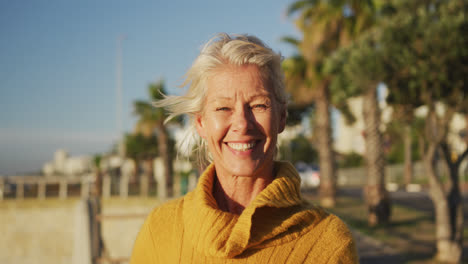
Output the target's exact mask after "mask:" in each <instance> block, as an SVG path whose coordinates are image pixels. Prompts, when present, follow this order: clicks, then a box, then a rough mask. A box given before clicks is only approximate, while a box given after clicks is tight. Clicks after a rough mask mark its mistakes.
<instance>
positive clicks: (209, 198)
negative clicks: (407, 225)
mask: <svg viewBox="0 0 468 264" xmlns="http://www.w3.org/2000/svg"><path fill="white" fill-rule="evenodd" d="M275 166H276V167H277V175H276V178H275V180H274V181H273V182H272V183H271V184H269V185H268V186H267V187H266V188H265V189H264V190H263V191H262V192H261V193H260V194H258V195H257V197H255V199H254V200H253V201H252V202H251V204H250V205H249V206H248V207H246V208H245V209H244V211H243V212H242V214H241V215H235V214H231V213H228V212H223V211H221V210H219V209H218V206H217V203H216V200H215V199H214V198H213V194H212V190H213V181H214V175H215V169H214V166H213V165H210V166H209V167H208V168H207V169H206V171H205V172H204V173H203V174H202V176H201V177H200V179H199V183H198V186H197V188H196V189H195V190H194V191H193V192H190V193H188V194H187V195H186V196H185V197H183V198H180V199H176V200H173V201H170V202H168V203H166V204H164V205H162V206H160V207H158V208H156V209H155V210H154V211H153V212H152V213H151V214H150V215H149V216H148V218H147V219H146V221H145V223H144V225H143V227H142V229H141V230H140V232H139V234H138V237H137V239H136V242H135V246H134V249H133V253H132V258H131V262H130V263H131V264H136V263H358V257H357V253H356V248H355V244H354V242H353V239H352V236H351V234H350V232H349V230H348V228H347V227H346V225H345V224H344V223H343V222H342V221H341V220H340V219H339V218H337V217H336V216H334V215H331V214H328V213H327V212H325V211H324V210H322V209H320V208H318V207H315V206H312V205H310V204H309V203H307V202H306V201H304V200H303V199H302V197H301V194H300V189H299V186H300V178H299V176H298V175H297V172H296V170H295V168H294V167H293V166H292V165H291V164H290V163H287V162H275Z"/></svg>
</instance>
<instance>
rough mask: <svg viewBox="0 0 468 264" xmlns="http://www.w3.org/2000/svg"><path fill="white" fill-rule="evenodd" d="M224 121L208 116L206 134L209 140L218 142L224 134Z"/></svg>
mask: <svg viewBox="0 0 468 264" xmlns="http://www.w3.org/2000/svg"><path fill="white" fill-rule="evenodd" d="M226 128H227V126H226V121H225V119H222V118H216V117H214V116H208V117H207V119H206V133H207V137H208V138H210V139H211V140H215V141H217V140H220V139H221V138H223V137H224V135H225V133H226Z"/></svg>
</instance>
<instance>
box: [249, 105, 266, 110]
mask: <svg viewBox="0 0 468 264" xmlns="http://www.w3.org/2000/svg"><path fill="white" fill-rule="evenodd" d="M267 108H268V106H267V105H266V104H255V105H253V106H252V109H256V110H266V109H267Z"/></svg>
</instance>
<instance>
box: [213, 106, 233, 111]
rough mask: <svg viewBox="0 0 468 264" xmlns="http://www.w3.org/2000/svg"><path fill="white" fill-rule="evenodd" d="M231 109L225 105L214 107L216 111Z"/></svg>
mask: <svg viewBox="0 0 468 264" xmlns="http://www.w3.org/2000/svg"><path fill="white" fill-rule="evenodd" d="M229 110H231V109H230V108H229V107H226V106H222V107H217V108H216V112H219V111H221V112H222V111H229Z"/></svg>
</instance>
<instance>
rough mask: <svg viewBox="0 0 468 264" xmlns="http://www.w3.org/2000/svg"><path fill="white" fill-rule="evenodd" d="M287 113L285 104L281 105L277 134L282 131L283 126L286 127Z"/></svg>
mask: <svg viewBox="0 0 468 264" xmlns="http://www.w3.org/2000/svg"><path fill="white" fill-rule="evenodd" d="M287 115H288V113H287V110H286V106H283V107H282V110H281V112H280V121H279V128H278V134H280V133H281V132H283V131H284V128H285V127H286V117H287Z"/></svg>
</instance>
